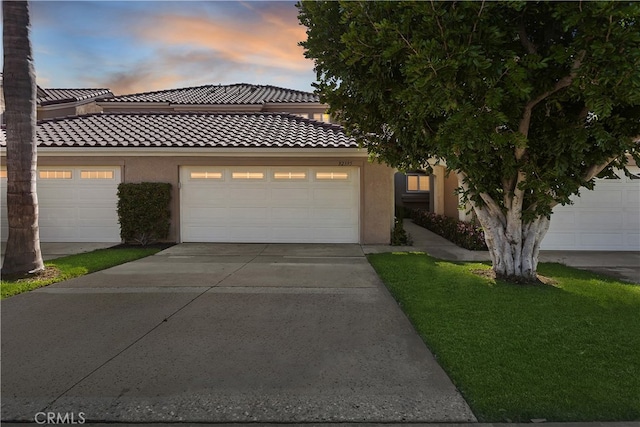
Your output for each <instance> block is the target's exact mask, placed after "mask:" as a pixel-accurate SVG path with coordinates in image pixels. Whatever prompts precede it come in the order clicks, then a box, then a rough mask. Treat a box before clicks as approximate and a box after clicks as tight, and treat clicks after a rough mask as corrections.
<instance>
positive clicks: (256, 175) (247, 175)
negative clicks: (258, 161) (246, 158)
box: [231, 172, 264, 179]
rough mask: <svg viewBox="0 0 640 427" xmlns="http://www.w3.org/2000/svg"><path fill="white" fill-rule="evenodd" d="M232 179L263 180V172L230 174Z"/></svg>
mask: <svg viewBox="0 0 640 427" xmlns="http://www.w3.org/2000/svg"><path fill="white" fill-rule="evenodd" d="M231 178H233V179H264V173H263V172H232V173H231Z"/></svg>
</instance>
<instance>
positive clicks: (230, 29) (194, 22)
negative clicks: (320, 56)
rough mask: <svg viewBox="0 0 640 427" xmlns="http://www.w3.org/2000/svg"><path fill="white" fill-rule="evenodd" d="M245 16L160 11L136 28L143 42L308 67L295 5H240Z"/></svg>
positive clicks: (288, 66) (239, 59)
mask: <svg viewBox="0 0 640 427" xmlns="http://www.w3.org/2000/svg"><path fill="white" fill-rule="evenodd" d="M243 6H244V7H245V9H246V11H247V12H246V19H243V21H242V22H238V21H233V20H224V18H222V17H221V18H208V17H197V16H183V15H175V14H160V15H156V16H152V17H149V18H148V19H146V20H145V21H144V23H143V24H142V26H141V29H140V31H139V36H141V37H142V38H143V39H144V40H145V41H146V42H153V43H162V44H163V45H165V47H183V46H184V47H185V48H187V49H206V50H208V51H211V52H212V53H215V54H216V56H217V57H218V58H221V59H225V60H228V61H232V62H235V63H238V64H251V65H257V66H268V67H275V68H283V69H287V70H292V71H303V70H310V69H311V68H313V63H312V61H310V60H308V59H306V58H305V57H304V54H303V49H302V48H301V47H300V46H298V42H299V41H301V40H303V39H304V38H305V37H306V33H305V29H304V28H303V27H302V26H300V25H298V22H297V19H296V13H297V12H296V9H295V7H291V8H287V9H285V10H278V11H270V10H259V9H257V8H255V7H253V6H252V5H250V4H243Z"/></svg>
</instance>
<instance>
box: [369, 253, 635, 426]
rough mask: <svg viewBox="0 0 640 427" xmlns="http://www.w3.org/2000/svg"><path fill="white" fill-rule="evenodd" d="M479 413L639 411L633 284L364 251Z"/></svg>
mask: <svg viewBox="0 0 640 427" xmlns="http://www.w3.org/2000/svg"><path fill="white" fill-rule="evenodd" d="M369 261H370V262H371V264H372V265H373V266H374V268H375V269H376V271H377V272H378V274H379V275H380V277H381V278H382V280H383V281H384V282H385V283H386V285H387V286H388V288H389V290H390V291H391V293H392V294H393V296H394V297H395V299H396V300H397V301H398V303H399V304H400V306H401V307H402V309H403V310H404V312H405V313H406V314H407V316H408V317H409V319H410V320H411V322H412V323H413V324H414V326H415V328H416V330H417V331H418V333H419V334H420V335H421V336H422V338H423V340H424V341H425V343H426V344H427V346H428V347H429V348H430V349H431V350H432V352H433V353H434V354H435V356H436V357H437V359H438V361H439V363H440V364H441V366H442V367H443V368H444V369H445V371H446V372H447V373H448V374H449V376H450V377H451V379H452V380H453V382H454V384H455V385H456V386H457V387H458V389H459V390H460V391H461V392H462V394H463V395H464V397H465V399H466V400H467V402H468V403H469V405H470V406H471V408H472V410H473V411H474V413H475V415H476V417H477V418H478V419H479V420H480V421H483V422H505V421H506V422H527V421H530V420H532V419H546V420H548V421H631V420H639V419H640V356H639V355H640V286H637V285H631V284H627V283H624V282H621V281H618V280H615V279H611V278H607V277H604V276H600V275H597V274H594V273H591V272H586V271H582V270H577V269H574V268H570V267H566V266H564V265H560V264H551V263H547V264H541V265H540V266H539V269H538V274H540V275H543V276H546V277H548V278H550V279H552V280H553V281H554V285H553V286H552V285H540V286H531V285H528V286H527V285H514V284H509V283H505V282H503V281H496V280H494V279H491V278H489V277H482V276H479V275H478V274H475V273H474V272H473V271H474V270H481V269H485V270H488V269H489V268H490V267H489V266H488V265H486V264H479V263H452V262H447V261H441V260H437V259H434V258H431V257H429V256H427V255H425V254H417V253H414V254H407V253H402V254H401V253H393V254H390V253H388V254H375V255H370V256H369Z"/></svg>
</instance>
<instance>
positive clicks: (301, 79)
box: [32, 1, 315, 94]
mask: <svg viewBox="0 0 640 427" xmlns="http://www.w3.org/2000/svg"><path fill="white" fill-rule="evenodd" d="M32 9H33V15H34V25H33V35H34V37H33V43H34V50H35V55H36V61H35V62H36V72H37V76H38V81H39V82H42V84H43V85H44V86H47V87H108V88H110V89H111V90H112V91H113V92H114V93H116V94H126V93H134V92H146V91H153V90H161V89H169V88H175V87H186V86H196V85H203V84H231V83H238V82H244V83H256V84H273V85H278V86H285V87H289V88H292V89H299V90H306V91H310V90H312V88H311V83H312V82H313V81H314V80H315V75H314V72H313V62H312V61H310V60H308V59H306V58H304V53H303V49H302V48H301V47H300V46H298V43H299V42H300V41H301V40H303V39H304V38H305V37H306V34H305V29H304V27H302V26H300V25H299V24H298V20H297V9H296V7H295V2H293V1H259V2H253V1H247V2H235V1H197V2H189V1H162V2H120V1H97V2H73V1H72V2H60V1H47V2H34V3H33V5H32Z"/></svg>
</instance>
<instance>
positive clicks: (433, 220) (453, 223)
mask: <svg viewBox="0 0 640 427" xmlns="http://www.w3.org/2000/svg"><path fill="white" fill-rule="evenodd" d="M412 216H413V222H414V223H415V224H417V225H419V226H421V227H424V228H426V229H427V230H430V231H433V232H434V233H436V234H439V235H440V236H442V237H444V238H445V239H447V240H450V241H451V242H453V243H455V244H456V245H458V246H460V247H463V248H465V249H469V250H472V251H486V250H488V249H487V244H486V243H485V240H484V231H482V227H481V226H479V225H477V224H473V223H469V222H464V221H460V220H457V219H455V218H449V217H448V216H443V215H437V214H435V213H433V212H429V211H427V210H424V209H415V210H414V211H413V215H412Z"/></svg>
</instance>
